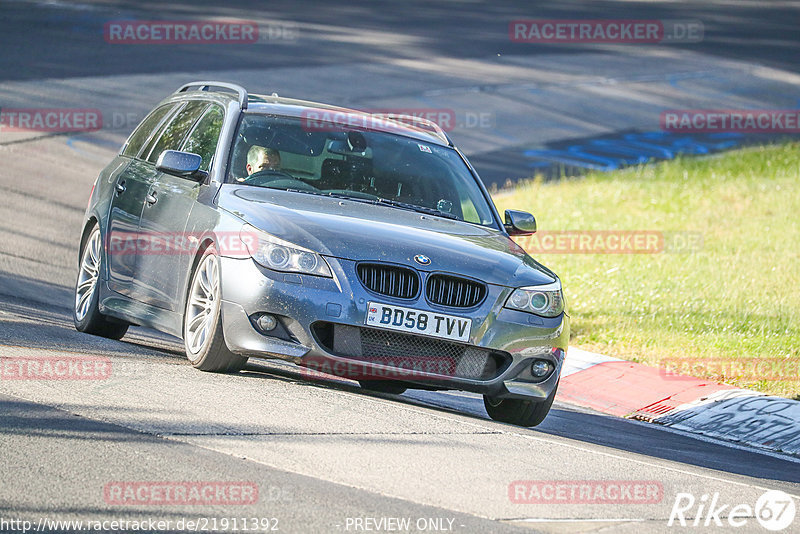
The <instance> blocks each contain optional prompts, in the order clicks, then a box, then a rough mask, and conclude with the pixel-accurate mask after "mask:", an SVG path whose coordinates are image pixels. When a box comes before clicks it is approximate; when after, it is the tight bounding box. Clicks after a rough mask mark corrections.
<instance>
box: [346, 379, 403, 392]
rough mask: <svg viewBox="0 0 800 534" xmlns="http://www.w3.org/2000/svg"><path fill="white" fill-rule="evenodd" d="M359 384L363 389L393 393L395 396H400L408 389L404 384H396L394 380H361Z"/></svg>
mask: <svg viewBox="0 0 800 534" xmlns="http://www.w3.org/2000/svg"><path fill="white" fill-rule="evenodd" d="M358 383H359V384H361V387H362V388H364V389H367V390H369V391H377V392H378V393H392V394H393V395H400V394H401V393H405V391H406V390H407V389H408V388H407V387H406V386H405V385H403V383H402V382H394V381H392V380H359V381H358Z"/></svg>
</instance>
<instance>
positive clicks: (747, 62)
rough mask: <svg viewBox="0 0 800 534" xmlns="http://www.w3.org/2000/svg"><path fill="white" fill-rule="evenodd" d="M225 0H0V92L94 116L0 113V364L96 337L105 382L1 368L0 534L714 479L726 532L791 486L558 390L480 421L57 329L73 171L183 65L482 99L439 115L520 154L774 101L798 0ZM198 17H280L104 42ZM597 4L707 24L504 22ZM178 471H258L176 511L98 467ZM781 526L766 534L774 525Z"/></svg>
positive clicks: (336, 384) (409, 397) (541, 519)
mask: <svg viewBox="0 0 800 534" xmlns="http://www.w3.org/2000/svg"><path fill="white" fill-rule="evenodd" d="M247 5H250V6H251V7H247ZM247 5H246V4H245V3H244V2H226V3H224V4H222V5H214V4H212V3H205V2H178V3H172V4H171V5H170V6H164V5H162V4H161V3H159V2H138V3H133V4H126V5H123V4H122V3H119V2H111V1H108V2H97V3H68V2H59V1H39V2H21V1H6V2H3V3H2V4H0V49H2V50H3V53H2V54H0V107H3V108H6V107H16V108H20V107H26V108H35V107H59V106H67V107H84V108H98V109H101V110H102V111H103V117H104V128H103V129H102V130H100V131H98V132H92V133H89V134H80V135H70V134H48V133H43V132H23V133H5V132H3V131H2V129H0V163H1V164H0V198H1V199H2V201H0V359H2V360H4V361H5V360H6V359H9V358H20V357H23V358H47V357H64V358H69V357H75V356H77V357H83V356H96V357H99V358H108V359H109V361H110V365H111V370H112V372H111V374H110V376H109V377H108V378H107V379H105V380H86V381H43V380H0V451H2V453H1V454H0V481H1V482H0V531H2V532H16V531H21V528H20V527H21V525H20V524H10V523H3V521H6V522H8V521H12V520H27V521H31V522H32V524H33V525H37V524H38V525H39V526H40V527H41V528H40V530H43V531H44V530H46V527H48V526H50V527H52V526H53V525H52V524H51V523H47V522H46V521H55V520H76V521H77V520H82V521H84V522H87V521H96V520H99V521H112V520H121V521H129V522H130V521H151V520H152V521H163V522H164V523H163V524H162V526H163V528H161V526H150V527H148V528H146V529H145V530H148V529H149V530H151V531H162V532H167V531H169V532H185V531H188V530H192V529H191V528H189V527H188V526H187V521H201V522H202V521H205V525H206V526H207V527H208V528H211V527H212V525H216V526H217V527H219V528H218V529H217V530H218V531H219V530H220V529H221V528H222V520H223V519H227V520H228V522H227V525H228V530H231V528H232V525H233V523H232V522H231V521H232V519H233V518H239V521H241V520H242V519H244V518H246V519H248V520H252V519H253V518H255V519H257V520H258V521H257V524H258V525H259V527H260V528H262V527H264V528H267V529H270V530H271V529H278V530H279V531H281V532H358V531H361V532H363V531H384V532H386V531H392V529H391V528H390V527H398V525H400V526H402V525H403V524H404V523H402V521H401V522H399V523H397V522H392V521H394V520H393V519H392V521H390V519H391V518H395V519H400V520H402V519H403V518H406V519H408V520H409V521H410V523H409V525H410V526H409V527H408V528H407V529H405V528H394V530H393V531H411V532H417V531H436V530H437V529H438V530H439V531H442V530H445V531H453V532H516V531H519V532H530V531H532V530H535V531H541V532H594V531H602V532H668V531H675V530H687V529H688V530H692V531H700V530H703V531H705V530H714V524H715V521H714V519H713V518H711V519H708V518H707V515H706V513H705V510H706V509H707V508H708V507H707V506H705V504H708V503H710V502H711V501H712V500H713V499H714V495H717V497H716V499H717V502H718V503H719V504H720V505H723V504H724V505H728V508H727V509H726V511H725V513H723V514H722V518H723V520H726V519H725V514H726V513H727V512H728V511H730V509H731V508H732V507H734V506H736V505H740V504H747V505H749V506H750V507H751V511H750V513H749V514H747V513H745V514H744V515H745V516H747V517H745V518H744V519H742V521H744V522H745V526H743V527H739V528H738V529H735V530H738V531H741V532H763V531H765V530H764V529H763V528H762V527H761V526H760V524H759V522H758V519H757V518H755V517H754V515H755V513H756V512H755V510H753V507H754V506H755V504H756V502H757V500H758V498H759V497H760V496H761V495H762V494H764V492H765V491H767V490H781V491H784V492H786V493H788V494H790V495H794V496H798V495H800V460H798V459H793V458H787V457H783V456H780V455H775V454H768V453H764V452H760V451H756V450H751V449H746V448H742V447H736V446H733V445H729V444H724V443H720V442H716V441H713V440H701V439H698V438H696V437H693V436H690V435H685V434H682V433H677V432H672V431H667V430H664V429H662V428H658V427H654V426H650V425H645V424H642V423H637V422H634V421H628V420H623V419H617V418H613V417H607V416H604V415H600V414H596V413H592V412H589V411H586V410H582V409H579V408H576V407H572V406H567V405H564V404H561V403H559V402H558V401H557V402H556V404H555V406H554V409H553V411H552V412H551V414H550V416H549V417H548V419H547V420H546V421H545V422H544V423H543V424H542V425H541V426H540V427H537V428H536V429H522V428H517V427H513V426H510V425H504V424H499V423H495V422H492V421H490V420H489V419H488V417H487V416H486V414H485V412H484V410H483V406H482V401H481V399H480V398H479V397H477V396H475V395H468V394H461V393H432V392H409V393H406V394H404V395H401V396H393V395H380V394H370V393H367V392H364V391H362V390H361V389H359V388H358V387H357V385H356V384H355V383H352V382H348V381H344V380H334V379H323V378H314V379H311V378H309V377H308V376H305V375H304V374H303V373H302V372H301V371H300V370H299V369H298V368H296V367H293V366H289V365H285V364H282V363H274V362H260V361H255V360H251V362H250V364H249V365H248V367H247V369H246V370H245V371H244V372H242V373H239V374H237V375H216V374H208V373H201V372H200V371H197V370H195V369H194V368H192V367H191V366H190V365H189V364H188V362H187V361H186V358H185V356H184V355H183V353H182V344H181V342H180V341H179V340H176V339H174V338H170V337H168V336H164V335H160V334H157V333H155V332H152V331H149V330H146V329H141V328H132V329H131V330H130V331H129V333H128V335H126V336H125V338H123V340H122V341H110V340H105V339H101V338H96V337H93V336H88V335H83V334H79V333H78V332H76V331H75V330H74V327H73V326H72V319H71V312H70V306H71V299H72V297H71V295H72V285H73V283H74V279H75V275H76V271H77V267H76V263H77V251H76V247H77V240H78V232H79V230H80V226H81V218H82V214H83V211H84V207H85V204H86V201H87V199H88V194H89V190H90V188H91V184H92V182H93V181H94V179H95V177H96V176H97V174H98V172H99V171H100V169H101V168H102V167H103V166H104V165H105V163H107V162H108V161H109V160H110V159H111V157H112V155H113V153H114V151H115V150H116V148H117V147H118V146H119V144H120V143H121V142H122V140H123V139H124V137H125V136H126V135H127V133H129V131H130V130H131V129H132V128H133V127H134V126H135V124H136V123H137V122H138V120H140V119H141V117H142V116H143V114H144V113H146V112H147V111H148V110H149V109H150V108H151V107H152V106H153V105H154V104H155V103H156V102H157V101H158V100H160V99H161V98H163V96H165V95H166V94H167V93H168V92H169V91H171V90H174V88H176V87H177V86H179V85H180V84H181V83H184V82H186V81H190V80H191V79H200V78H209V77H215V78H220V79H226V80H233V81H238V82H242V83H245V84H247V86H248V87H258V88H264V89H260V90H262V91H265V92H271V91H272V90H277V91H279V92H280V93H281V94H288V95H290V96H298V97H302V98H314V99H321V100H324V101H329V102H333V103H345V104H348V105H358V106H359V107H385V106H397V107H403V106H405V107H420V106H423V107H433V108H437V107H443V106H451V107H453V108H455V109H457V110H459V113H461V110H467V111H469V110H479V112H486V113H488V114H489V115H488V117H489V119H490V121H489V124H488V125H487V126H486V127H482V128H474V127H472V128H471V127H469V125H465V124H462V125H460V126H459V127H457V128H456V129H455V130H454V131H453V136H454V138H455V141H456V143H458V144H461V145H462V146H464V147H465V149H466V150H467V152H468V154H469V155H470V156H471V157H474V159H476V161H483V162H484V163H485V164H486V166H487V169H488V168H489V166H490V165H491V164H492V162H493V161H494V162H496V161H498V160H509V161H510V160H513V158H514V157H517V158H518V159H519V158H521V156H519V153H520V150H521V148H520V147H530V146H540V145H541V144H542V143H546V142H556V141H559V140H563V139H569V138H571V137H576V136H578V137H580V136H587V137H590V136H592V135H613V134H617V133H619V132H625V131H628V130H629V129H634V130H637V129H641V128H643V127H645V126H643V125H646V124H649V123H648V121H651V120H652V115H653V114H654V113H655V116H656V117H657V111H658V110H659V109H663V108H664V107H665V106H675V105H678V106H683V107H698V106H703V105H708V103H710V102H722V103H723V104H727V105H728V107H730V106H732V105H739V106H742V107H745V106H748V105H751V104H753V103H759V102H760V105H761V106H762V107H767V105H766V104H765V102H766V103H768V104H771V105H773V106H783V107H786V106H791V107H796V104H797V94H798V92H797V88H798V86H800V74H798V67H800V63H799V62H798V60H797V57H796V50H797V47H798V39H800V34H798V32H797V31H796V22H797V20H798V12H799V11H798V6H797V5H796V3H792V2H755V1H754V2H736V3H726V2H674V3H673V2H641V3H638V2H626V1H620V2H587V3H582V2H574V1H573V2H558V3H552V4H545V3H541V4H537V3H533V2H517V3H508V2H492V3H486V4H484V3H477V2H473V3H464V4H461V3H455V2H437V3H433V2H430V3H429V2H403V3H396V4H394V3H393V4H388V3H387V4H378V3H374V2H347V3H315V2H274V3H273V2H270V3H268V4H266V3H265V4H260V3H259V4H256V3H253V4H247ZM202 17H207V18H208V17H221V18H228V19H251V20H255V21H257V22H258V23H259V24H260V25H263V26H265V27H269V25H273V26H274V27H285V28H290V29H292V31H296V34H294V35H295V37H294V38H292V39H286V40H283V41H281V40H279V39H278V40H273V41H269V40H267V41H266V42H265V43H262V44H259V45H252V46H249V47H248V46H234V45H230V46H207V45H203V46H188V45H182V46H158V45H151V46H123V45H110V44H107V43H105V42H104V40H103V24H104V23H105V22H107V21H109V20H119V19H126V18H134V19H140V20H163V19H177V20H183V19H194V18H202ZM614 17H617V18H625V19H694V20H701V21H703V24H704V28H705V34H704V35H705V37H704V40H703V41H702V42H699V43H692V44H682V45H676V44H669V45H650V46H639V47H630V46H628V47H625V46H616V47H614V46H596V45H595V46H589V45H570V46H563V45H559V46H555V45H549V46H535V47H531V46H529V45H525V44H521V43H510V42H509V39H508V21H509V20H511V19H514V18H562V19H566V18H589V19H592V18H594V19H598V18H614ZM532 89H533V90H534V91H532ZM726 99H727V100H726ZM559 104H560V105H559ZM720 107H725V106H724V105H723V106H720ZM464 113H466V111H464ZM467 116H468V115H463V116H462V117H467ZM543 116H544V118H542V117H543ZM501 156H502V157H501ZM481 158H483V159H481ZM522 167H524V165H523V166H522ZM518 168H519V167H518ZM479 171H481V168H480V167H479ZM494 172H495V173H499V174H497V176H500V177H503V176H506V174H503V173H508V172H510V171H509V170H508V168H505V167H502V166H500V167H498V168H495V169H494ZM508 177H512V175H510V174H508ZM514 177H515V178H516V177H519V176H514ZM498 181H500V182H501V183H502V180H501V178H498ZM520 480H527V481H539V482H547V481H574V482H583V483H588V484H595V483H597V481H615V480H616V481H621V480H624V481H634V482H635V481H639V482H641V483H649V484H656V485H657V486H658V487H659V488H660V489H661V490H660V495H659V497H658V498H656V499H651V501H650V502H647V503H643V502H633V503H620V502H614V503H611V504H603V503H599V502H595V503H592V504H583V503H577V502H570V503H564V502H558V503H555V504H554V503H549V504H532V503H526V504H520V503H517V502H514V499H512V495H513V491H512V494H511V495H510V493H509V488H510V487H516V486H512V484H514V483H515V481H520ZM185 481H195V482H202V483H213V484H217V486H222V484H221V483H223V482H225V483H235V484H240V485H244V486H246V487H249V488H253V487H255V488H257V490H258V498H257V499H256V501H255V502H253V503H250V502H249V501H248V502H246V503H235V502H233V501H231V500H227V501H226V500H225V499H222V498H220V499H222V500H218V501H215V502H214V503H212V504H203V505H175V504H168V503H164V502H163V501H161V502H159V501H158V499H155V498H153V499H152V500H151V502H146V501H145V500H139V501H137V502H135V503H133V504H119V503H118V502H116V501H114V500H113V498H111V497H109V495H110V494H109V492H110V491H111V490H113V488H115V487H120V485H125V484H130V483H136V482H158V483H160V484H162V485H170V484H172V485H174V484H175V483H181V482H185ZM679 494H691V495H693V496H694V497H695V498H696V500H697V504H696V505H694V506H693V507H691V508H689V509H687V511H686V512H685V513H684V516H685V518H686V520H687V521H688V524H690V525H691V523H692V522H694V521H695V519H696V518H697V522H698V525H700V526H698V527H691V526H687V527H685V528H682V527H679V526H675V525H673V526H671V527H670V526H668V525H667V523H668V520H669V518H670V516H671V512H672V509H673V505H674V504H675V502H676V499H677V498H678V495H679ZM704 495H705V496H706V497H705V498H703V496H704ZM229 497H230V495H229ZM231 499H232V497H231ZM232 502H233V503H232ZM701 503H704V504H701ZM701 506H704V508H702V509H701ZM707 519H708V522H706V520H707ZM762 519H763V517H762ZM40 520H42V521H43V523H39V521H40ZM212 520H216V522H217V523H212V522H211V521H212ZM798 521H800V520H796V521H795V524H794V526H793V527H790V528H789V529H787V530H786V532H789V531H792V530H791V528H794V529H795V530H794V532H797V531H798V527H797V525H798V524H800V523H798ZM725 524H726V525H727V523H725ZM108 525H110V523H109V524H108ZM83 526H84V527H85V526H87V524H86V523H84V525H83ZM129 526H130V525H129ZM195 526H197V525H195ZM250 526H252V525H250ZM77 528H78V527H77V526H76V525H73V526H72V527H70V528H67V527H64V526H61V527H59V528H57V529H55V528H51V529H50V530H59V531H68V530H70V529H72V530H75V529H77ZM103 528H104V530H106V531H111V530H110V529H111V527H110V526H105V527H103ZM728 528H731V527H730V526H728ZM159 529H160V530H159ZM129 530H132V529H130V528H129ZM238 530H242V528H241V524H240V525H239V527H238ZM117 531H125V529H123V528H120V529H118V530H117Z"/></svg>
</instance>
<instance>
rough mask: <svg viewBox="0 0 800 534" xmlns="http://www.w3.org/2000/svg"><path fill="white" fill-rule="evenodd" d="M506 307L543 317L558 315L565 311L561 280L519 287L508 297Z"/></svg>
mask: <svg viewBox="0 0 800 534" xmlns="http://www.w3.org/2000/svg"><path fill="white" fill-rule="evenodd" d="M505 307H506V308H511V309H512V310H520V311H524V312H528V313H535V314H536V315H541V316H543V317H558V316H559V315H561V312H563V311H564V296H563V295H562V293H561V282H559V281H558V280H556V281H555V282H553V283H552V284H547V285H545V286H533V287H520V288H517V289H515V290H514V291H513V292H512V293H511V295H510V296H509V297H508V300H507V301H506V306H505Z"/></svg>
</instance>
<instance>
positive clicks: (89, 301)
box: [72, 223, 130, 339]
mask: <svg viewBox="0 0 800 534" xmlns="http://www.w3.org/2000/svg"><path fill="white" fill-rule="evenodd" d="M102 267H103V237H102V233H101V232H100V227H99V226H98V225H97V223H95V224H94V226H93V227H92V229H91V231H90V232H89V238H88V239H86V242H85V243H84V244H83V248H81V254H80V260H79V262H78V278H77V280H75V293H74V295H75V299H74V302H73V306H72V319H73V321H74V322H75V328H76V329H77V330H78V331H79V332H84V333H86V334H92V335H95V336H101V337H106V338H109V339H121V338H122V336H124V335H125V332H127V331H128V326H130V325H129V323H126V322H125V321H122V320H119V319H114V318H111V317H107V316H105V315H103V314H102V313H100V307H99V304H98V303H99V301H100V294H99V291H97V283H98V282H99V280H100V273H101V272H102Z"/></svg>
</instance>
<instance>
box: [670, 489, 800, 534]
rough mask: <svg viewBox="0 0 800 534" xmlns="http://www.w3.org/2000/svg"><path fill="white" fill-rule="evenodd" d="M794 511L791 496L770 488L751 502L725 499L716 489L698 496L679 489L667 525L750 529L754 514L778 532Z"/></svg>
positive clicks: (788, 521) (791, 522)
mask: <svg viewBox="0 0 800 534" xmlns="http://www.w3.org/2000/svg"><path fill="white" fill-rule="evenodd" d="M796 512H797V509H796V505H795V502H794V498H793V497H792V496H791V495H789V494H787V493H784V492H782V491H780V490H770V491H767V492H766V493H764V494H763V495H761V496H760V497H759V498H758V500H756V503H755V506H751V505H750V504H746V503H743V504H736V505H733V504H731V503H725V502H723V501H722V500H721V499H720V496H719V493H714V494H713V495H708V494H703V495H701V496H700V498H699V499H697V498H696V497H695V496H694V495H692V494H691V493H678V494H677V495H676V496H675V503H674V504H673V505H672V511H671V512H670V514H669V521H668V522H667V526H670V527H672V526H681V527H725V528H728V527H734V528H737V527H745V526H750V528H748V529H747V530H748V532H750V531H752V528H753V526H752V523H751V522H752V519H753V517H755V518H756V520H757V521H758V522H759V524H760V525H761V526H762V527H764V528H765V529H767V530H770V531H772V532H778V531H781V530H785V529H787V528H788V527H789V526H791V525H792V524H793V523H794V519H795V514H796Z"/></svg>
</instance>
